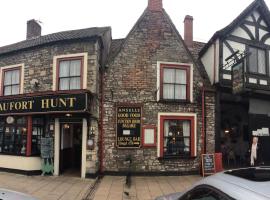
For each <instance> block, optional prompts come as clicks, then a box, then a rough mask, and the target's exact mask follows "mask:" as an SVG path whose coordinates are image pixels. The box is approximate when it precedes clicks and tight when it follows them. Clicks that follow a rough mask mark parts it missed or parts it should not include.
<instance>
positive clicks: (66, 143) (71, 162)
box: [59, 123, 82, 177]
mask: <svg viewBox="0 0 270 200" xmlns="http://www.w3.org/2000/svg"><path fill="white" fill-rule="evenodd" d="M60 141H61V142H60V152H59V155H60V161H59V172H60V174H63V175H67V176H79V177H80V176H81V162H82V159H81V156H82V124H81V123H61V124H60Z"/></svg>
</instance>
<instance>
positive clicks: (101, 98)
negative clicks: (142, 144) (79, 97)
mask: <svg viewBox="0 0 270 200" xmlns="http://www.w3.org/2000/svg"><path fill="white" fill-rule="evenodd" d="M99 78H100V86H99V90H100V92H99V93H100V105H99V109H100V111H99V115H100V118H99V119H100V122H99V130H100V134H99V172H100V173H101V174H102V173H103V171H104V166H103V160H104V153H103V150H104V149H103V133H104V129H103V117H104V105H103V104H104V82H103V80H104V69H101V72H100V76H99Z"/></svg>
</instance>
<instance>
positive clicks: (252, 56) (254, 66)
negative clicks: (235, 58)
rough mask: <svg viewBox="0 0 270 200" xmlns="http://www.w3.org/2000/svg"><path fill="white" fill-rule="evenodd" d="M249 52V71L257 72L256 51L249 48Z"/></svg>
mask: <svg viewBox="0 0 270 200" xmlns="http://www.w3.org/2000/svg"><path fill="white" fill-rule="evenodd" d="M249 52H250V53H251V54H250V56H249V71H250V72H257V69H258V66H257V58H258V55H257V49H255V48H252V47H250V48H249Z"/></svg>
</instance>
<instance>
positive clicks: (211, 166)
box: [202, 154, 216, 177]
mask: <svg viewBox="0 0 270 200" xmlns="http://www.w3.org/2000/svg"><path fill="white" fill-rule="evenodd" d="M215 172H216V168H215V155H214V154H202V175H203V177H204V176H205V175H211V174H214V173H215Z"/></svg>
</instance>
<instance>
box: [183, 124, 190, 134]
mask: <svg viewBox="0 0 270 200" xmlns="http://www.w3.org/2000/svg"><path fill="white" fill-rule="evenodd" d="M183 136H184V137H190V122H189V121H183Z"/></svg>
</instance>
